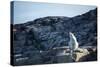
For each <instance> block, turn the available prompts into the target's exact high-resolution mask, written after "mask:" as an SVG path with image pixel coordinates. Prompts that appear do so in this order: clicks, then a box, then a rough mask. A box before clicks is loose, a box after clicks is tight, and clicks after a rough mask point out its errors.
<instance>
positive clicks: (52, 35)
mask: <svg viewBox="0 0 100 67" xmlns="http://www.w3.org/2000/svg"><path fill="white" fill-rule="evenodd" d="M12 27H13V30H12V31H13V47H12V49H13V52H12V55H14V57H13V59H14V65H26V64H46V63H63V62H76V61H77V62H78V61H95V60H97V51H96V49H97V47H96V46H97V9H94V10H91V11H89V12H87V13H85V14H82V15H78V16H75V17H71V18H70V17H64V16H48V17H43V18H38V19H35V20H33V21H28V22H26V23H22V24H14V25H12ZM69 32H72V33H74V34H75V36H76V38H77V40H78V42H79V47H83V46H85V47H87V46H93V47H95V51H94V50H93V48H84V49H85V51H84V49H83V48H80V49H79V52H78V53H76V52H75V54H74V55H75V56H77V57H76V58H75V59H74V60H73V59H72V58H69V57H70V56H69V54H67V55H66V54H65V55H61V56H60V55H58V56H57V54H58V53H59V52H57V51H58V50H59V51H62V49H61V48H60V47H63V46H68V42H69ZM57 47H58V50H53V49H54V48H57ZM64 50H66V51H67V48H66V49H63V51H64ZM81 50H82V51H83V52H81V53H80V51H81ZM84 52H85V54H84ZM66 53H69V52H66ZM81 54H82V55H81ZM74 55H73V56H74ZM79 55H81V56H79ZM93 56H94V57H93ZM92 58H94V59H92ZM83 59H84V60H83ZM87 59H88V60H87Z"/></svg>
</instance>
